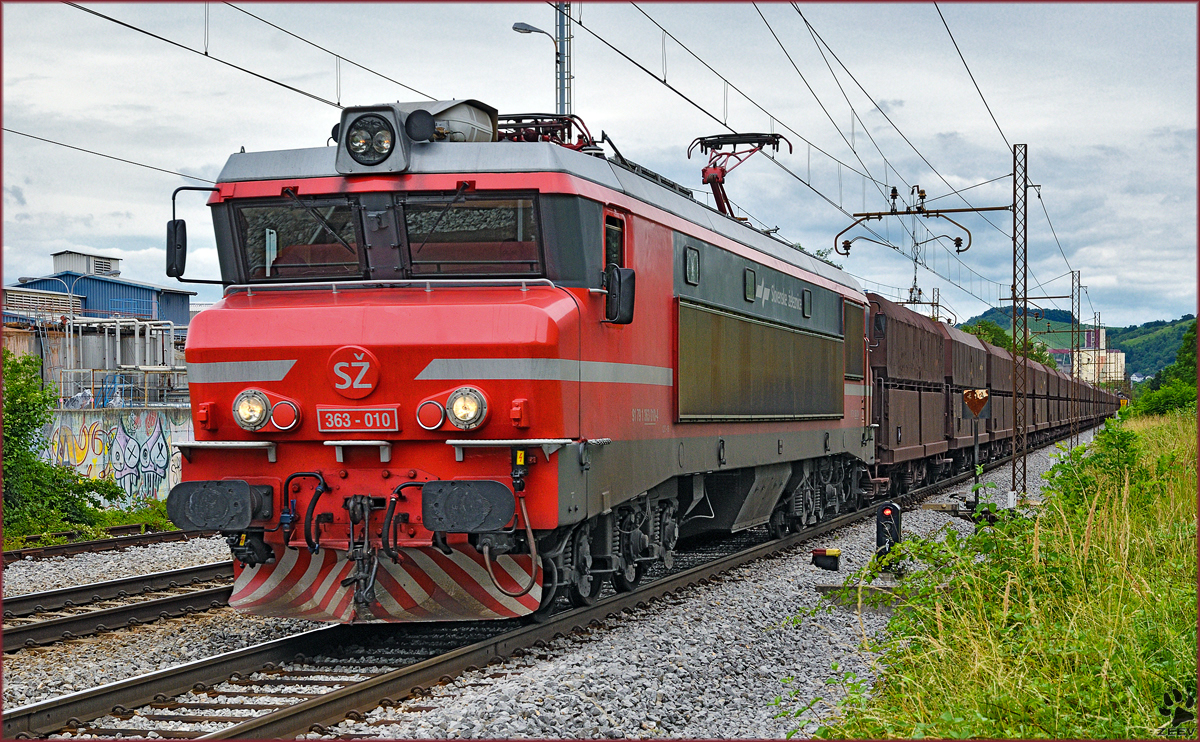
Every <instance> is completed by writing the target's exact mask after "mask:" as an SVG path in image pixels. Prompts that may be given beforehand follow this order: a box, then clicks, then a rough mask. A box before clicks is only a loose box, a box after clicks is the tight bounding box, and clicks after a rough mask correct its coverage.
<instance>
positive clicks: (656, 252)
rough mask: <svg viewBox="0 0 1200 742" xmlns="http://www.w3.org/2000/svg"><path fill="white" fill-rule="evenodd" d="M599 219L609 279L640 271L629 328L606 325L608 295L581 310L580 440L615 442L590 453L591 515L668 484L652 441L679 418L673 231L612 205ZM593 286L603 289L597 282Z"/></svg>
mask: <svg viewBox="0 0 1200 742" xmlns="http://www.w3.org/2000/svg"><path fill="white" fill-rule="evenodd" d="M601 219H602V220H603V223H602V229H603V238H602V242H601V244H598V245H593V247H592V248H591V249H594V250H597V251H598V252H599V253H600V255H601V256H602V258H601V259H602V260H603V266H604V267H605V268H610V270H609V272H610V273H611V267H612V266H616V268H618V269H621V270H623V271H627V272H630V273H632V272H634V271H636V275H637V282H638V283H637V304H636V310H635V311H634V313H633V317H632V321H631V322H629V323H628V324H617V323H613V322H610V321H606V317H607V316H608V309H609V307H608V298H609V297H608V295H607V294H604V293H600V292H597V291H589V292H588V295H587V297H586V298H584V299H582V301H581V302H580V303H581V315H582V316H581V318H580V323H579V326H580V360H581V361H582V363H581V372H580V385H579V387H580V405H579V408H580V412H579V414H580V436H581V437H583V438H588V439H596V438H608V439H611V440H612V441H613V442H612V443H611V444H608V445H605V446H592V447H590V448H589V449H588V452H589V468H588V472H587V514H588V515H595V514H598V513H602V512H604V511H605V510H608V509H609V508H611V507H613V506H614V505H616V504H618V503H620V502H623V501H625V500H627V499H629V498H630V497H635V496H637V495H639V494H641V493H642V492H645V491H646V490H647V489H648V488H649V487H652V486H654V485H656V484H658V483H659V482H660V481H662V480H663V479H665V478H666V476H665V475H661V474H660V473H659V472H657V471H656V469H658V468H661V464H659V463H655V461H657V460H659V459H661V460H668V458H669V457H667V456H665V455H658V454H657V452H656V453H654V454H649V455H648V450H649V447H648V441H647V440H646V439H648V438H656V437H666V436H667V435H669V433H670V427H671V420H672V419H673V415H674V409H673V402H672V393H673V391H674V380H673V379H674V356H673V353H672V350H671V348H672V345H673V343H669V342H663V338H670V337H673V336H674V326H673V323H671V322H670V317H671V312H670V310H671V308H672V306H673V304H672V296H673V284H672V280H673V278H672V272H671V268H672V254H673V249H674V248H673V241H672V240H673V237H672V233H671V230H669V229H667V228H665V227H663V226H661V225H658V224H654V223H652V222H649V221H647V220H645V219H642V218H640V217H638V216H636V215H634V214H632V213H630V212H628V211H626V210H624V209H622V208H620V207H617V206H614V205H611V204H610V205H607V206H606V207H605V208H604V210H603V213H602V215H601ZM593 285H594V286H596V287H597V288H600V286H601V283H600V277H599V276H598V277H597V281H596V283H595V284H593ZM622 288H624V287H622ZM644 459H645V460H646V461H645V465H643V463H644V462H643V460H644ZM670 460H671V461H674V458H670Z"/></svg>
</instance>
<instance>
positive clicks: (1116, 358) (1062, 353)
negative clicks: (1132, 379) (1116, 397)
mask: <svg viewBox="0 0 1200 742" xmlns="http://www.w3.org/2000/svg"><path fill="white" fill-rule="evenodd" d="M1080 340H1081V342H1082V347H1080V348H1079V357H1078V358H1077V359H1075V358H1072V357H1071V351H1070V350H1068V349H1066V348H1051V349H1050V357H1051V358H1053V359H1054V363H1055V365H1057V366H1058V368H1059V369H1060V370H1062V371H1064V372H1066V373H1071V368H1072V365H1073V364H1074V367H1075V371H1076V374H1077V375H1078V376H1079V378H1080V379H1082V380H1083V381H1086V382H1088V383H1089V384H1104V383H1108V382H1122V381H1124V380H1125V352H1124V351H1122V350H1117V349H1116V348H1109V347H1107V342H1108V333H1107V331H1106V330H1105V329H1104V328H1103V327H1101V328H1100V330H1099V332H1097V331H1096V330H1095V329H1091V330H1084V331H1083V334H1082V337H1081V338H1080Z"/></svg>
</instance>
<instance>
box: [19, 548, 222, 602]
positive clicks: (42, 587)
mask: <svg viewBox="0 0 1200 742" xmlns="http://www.w3.org/2000/svg"><path fill="white" fill-rule="evenodd" d="M226 561H229V545H228V544H226V543H225V539H223V538H221V537H219V536H213V537H210V538H193V539H188V540H187V541H173V542H170V543H163V544H150V545H148V546H133V547H130V548H128V549H122V550H120V551H101V552H96V553H93V554H74V555H71V556H56V557H50V558H49V559H23V560H21V561H19V562H13V563H11V564H7V565H5V566H4V597H8V596H10V595H24V594H26V593H36V592H44V591H46V590H57V589H59V588H64V587H74V586H77V585H87V584H90V583H93V582H103V581H105V580H116V579H119V578H121V577H136V576H137V575H145V574H150V573H151V572H165V571H167V570H171V569H182V568H183V567H195V566H198V565H201V564H211V563H213V562H226Z"/></svg>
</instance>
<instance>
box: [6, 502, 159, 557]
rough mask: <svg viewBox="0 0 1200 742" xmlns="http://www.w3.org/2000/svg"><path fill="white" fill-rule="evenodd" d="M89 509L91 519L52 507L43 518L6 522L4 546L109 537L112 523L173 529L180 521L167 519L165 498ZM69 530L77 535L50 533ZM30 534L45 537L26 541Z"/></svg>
mask: <svg viewBox="0 0 1200 742" xmlns="http://www.w3.org/2000/svg"><path fill="white" fill-rule="evenodd" d="M89 511H90V512H89V513H88V516H89V517H88V520H89V521H91V522H81V520H80V519H75V518H70V517H66V516H63V515H62V514H61V513H60V512H58V511H55V510H50V511H47V512H45V513H44V515H43V517H40V518H36V519H24V520H22V521H19V522H16V523H13V524H12V525H9V524H5V528H4V550H5V551H9V550H12V549H25V548H30V547H34V546H51V545H54V544H63V543H67V542H68V541H69V540H70V541H91V540H93V539H101V538H107V537H108V532H107V531H105V530H104V529H105V528H108V527H109V526H124V525H132V524H134V523H144V524H145V525H146V527H147V530H152V531H173V530H176V529H177V527H176V525H175V524H174V523H172V522H171V521H170V520H168V519H167V503H166V501H165V500H151V501H148V502H139V503H135V504H133V505H129V506H127V507H116V508H89ZM68 531H74V532H75V534H76V535H75V537H74V538H72V539H67V538H63V537H61V536H51V535H50V534H53V533H65V532H68ZM29 536H41V538H37V539H33V540H31V541H26V537H29Z"/></svg>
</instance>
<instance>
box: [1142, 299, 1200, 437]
mask: <svg viewBox="0 0 1200 742" xmlns="http://www.w3.org/2000/svg"><path fill="white" fill-rule="evenodd" d="M1195 404H1196V321H1195V320H1192V323H1191V324H1190V325H1188V328H1187V330H1185V331H1184V333H1183V338H1182V339H1181V340H1180V342H1179V348H1178V349H1177V350H1176V351H1175V362H1174V363H1172V364H1171V365H1169V366H1167V367H1166V368H1164V369H1163V370H1162V372H1160V373H1159V374H1157V375H1155V377H1154V378H1153V379H1152V380H1151V382H1150V390H1149V391H1147V392H1145V393H1144V394H1142V395H1141V396H1140V397H1138V399H1137V402H1136V403H1135V404H1134V411H1135V412H1136V413H1138V414H1142V415H1162V414H1165V413H1167V412H1171V411H1173V410H1180V409H1185V408H1187V407H1189V406H1193V407H1194V406H1195Z"/></svg>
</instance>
